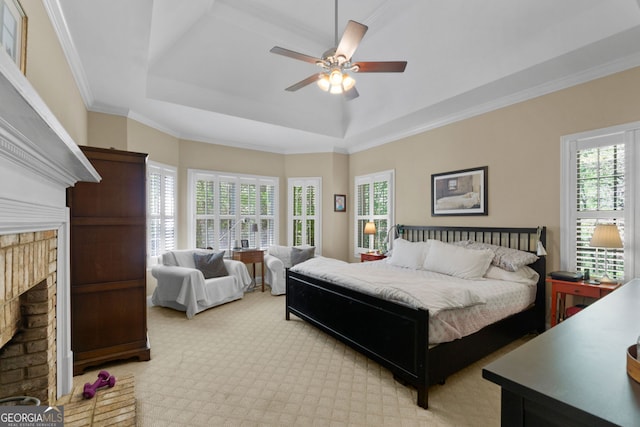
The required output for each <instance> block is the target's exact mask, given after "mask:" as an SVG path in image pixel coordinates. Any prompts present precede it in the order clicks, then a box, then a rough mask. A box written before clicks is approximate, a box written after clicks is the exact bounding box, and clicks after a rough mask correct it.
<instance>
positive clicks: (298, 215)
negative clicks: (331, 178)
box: [287, 178, 322, 253]
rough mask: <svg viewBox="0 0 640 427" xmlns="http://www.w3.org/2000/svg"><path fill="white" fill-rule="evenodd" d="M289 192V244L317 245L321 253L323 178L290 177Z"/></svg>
mask: <svg viewBox="0 0 640 427" xmlns="http://www.w3.org/2000/svg"><path fill="white" fill-rule="evenodd" d="M288 194H289V207H288V211H289V227H288V229H287V236H288V239H287V240H288V244H289V245H296V246H299V245H309V246H315V247H316V252H317V253H321V235H322V227H321V224H322V221H321V218H320V213H321V212H322V208H321V198H320V195H321V194H322V178H290V179H289V191H288Z"/></svg>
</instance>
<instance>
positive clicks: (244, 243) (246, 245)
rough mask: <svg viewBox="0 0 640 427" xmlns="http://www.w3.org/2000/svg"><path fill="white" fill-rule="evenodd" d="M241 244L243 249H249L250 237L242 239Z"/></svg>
mask: <svg viewBox="0 0 640 427" xmlns="http://www.w3.org/2000/svg"><path fill="white" fill-rule="evenodd" d="M240 244H241V245H242V249H247V248H248V247H249V240H248V239H242V240H240Z"/></svg>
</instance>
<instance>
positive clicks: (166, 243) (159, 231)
mask: <svg viewBox="0 0 640 427" xmlns="http://www.w3.org/2000/svg"><path fill="white" fill-rule="evenodd" d="M176 191H177V189H176V169H175V168H174V167H172V166H167V165H162V164H160V163H155V162H151V161H149V162H148V164H147V257H148V263H149V265H152V264H155V263H156V260H157V257H158V256H160V255H161V254H162V253H163V252H166V251H169V250H172V249H174V248H175V244H176V220H175V214H176Z"/></svg>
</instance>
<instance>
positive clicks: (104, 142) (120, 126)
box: [87, 111, 128, 151]
mask: <svg viewBox="0 0 640 427" xmlns="http://www.w3.org/2000/svg"><path fill="white" fill-rule="evenodd" d="M127 121H128V119H127V118H126V117H122V116H114V115H112V114H104V113H96V112H93V111H92V112H89V120H88V129H87V135H88V141H87V145H90V146H92V147H100V148H115V149H116V150H125V151H127V145H128V144H127Z"/></svg>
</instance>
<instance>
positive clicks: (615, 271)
mask: <svg viewBox="0 0 640 427" xmlns="http://www.w3.org/2000/svg"><path fill="white" fill-rule="evenodd" d="M620 139H622V138H620ZM580 145H581V144H580V143H578V144H577V147H576V148H577V149H576V218H575V233H576V268H577V269H578V270H580V271H584V270H587V269H588V270H589V271H590V272H593V273H594V274H595V275H596V276H602V274H604V265H605V263H606V264H607V273H608V275H609V277H611V278H612V279H616V280H618V281H621V280H623V278H624V249H606V250H604V251H603V250H602V249H601V248H594V247H591V246H590V245H589V242H590V240H591V237H592V236H593V232H594V230H595V227H596V224H598V223H607V224H615V225H616V226H617V227H618V230H619V231H620V235H621V238H622V241H623V242H624V207H625V145H624V143H623V141H620V143H618V144H611V145H603V146H598V147H585V148H580ZM605 256H606V257H607V259H606V260H605V259H604V257H605Z"/></svg>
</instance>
